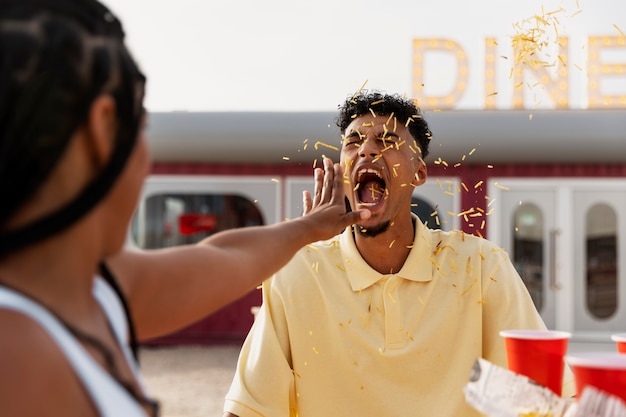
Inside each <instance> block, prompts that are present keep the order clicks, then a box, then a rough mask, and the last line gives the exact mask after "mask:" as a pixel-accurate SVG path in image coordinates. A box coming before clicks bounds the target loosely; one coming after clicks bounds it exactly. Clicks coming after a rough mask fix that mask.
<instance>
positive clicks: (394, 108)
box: [335, 90, 432, 158]
mask: <svg viewBox="0 0 626 417" xmlns="http://www.w3.org/2000/svg"><path fill="white" fill-rule="evenodd" d="M372 111H373V112H374V113H376V114H386V115H391V114H393V115H394V117H395V118H396V119H397V120H398V121H399V122H400V123H403V124H407V121H410V122H409V123H408V124H407V129H408V130H409V132H410V133H411V135H412V136H413V137H414V138H415V140H416V141H417V143H418V145H419V147H420V149H421V151H422V157H423V158H426V156H427V155H428V146H429V145H430V141H431V139H432V133H431V131H430V129H429V127H428V123H426V120H424V118H423V117H422V113H421V111H420V109H419V107H417V104H416V102H415V101H414V100H410V99H407V98H404V97H402V96H400V95H399V94H387V93H383V92H380V91H367V90H362V91H359V92H358V93H356V94H354V95H352V96H349V97H348V98H346V100H345V102H344V103H343V105H342V106H340V107H339V114H338V116H337V118H336V120H335V123H336V124H337V127H339V130H340V131H341V133H343V132H345V130H346V128H347V127H348V126H349V125H350V123H352V121H353V120H354V119H356V118H357V117H359V116H363V115H364V114H370V112H372Z"/></svg>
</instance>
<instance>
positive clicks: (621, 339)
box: [611, 333, 626, 353]
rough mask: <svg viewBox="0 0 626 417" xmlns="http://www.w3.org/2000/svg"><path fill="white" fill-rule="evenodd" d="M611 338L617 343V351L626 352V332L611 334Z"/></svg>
mask: <svg viewBox="0 0 626 417" xmlns="http://www.w3.org/2000/svg"><path fill="white" fill-rule="evenodd" d="M611 340H613V341H614V342H615V343H616V344H617V351H618V352H619V353H626V333H617V334H614V335H612V336H611Z"/></svg>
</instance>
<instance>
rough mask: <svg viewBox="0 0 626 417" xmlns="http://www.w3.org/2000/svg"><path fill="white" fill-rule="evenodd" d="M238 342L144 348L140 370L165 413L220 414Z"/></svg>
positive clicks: (188, 416) (171, 416)
mask: <svg viewBox="0 0 626 417" xmlns="http://www.w3.org/2000/svg"><path fill="white" fill-rule="evenodd" d="M238 354H239V346H232V345H226V346H222V345H218V346H174V347H159V348H153V347H150V348H142V349H141V351H140V357H139V358H140V363H141V371H142V374H143V378H144V382H145V384H146V386H147V389H148V391H149V392H150V394H151V395H152V396H153V397H156V399H158V400H159V402H160V403H161V412H162V413H161V414H162V417H221V416H222V406H223V403H224V395H225V394H226V391H227V390H228V387H229V385H230V382H231V379H232V377H233V373H234V372H235V365H236V362H237V355H238Z"/></svg>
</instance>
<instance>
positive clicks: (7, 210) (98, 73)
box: [0, 0, 145, 257]
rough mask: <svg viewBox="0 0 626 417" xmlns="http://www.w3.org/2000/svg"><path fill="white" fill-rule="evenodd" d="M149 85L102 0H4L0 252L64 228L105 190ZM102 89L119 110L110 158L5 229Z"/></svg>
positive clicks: (125, 153) (130, 142) (0, 9)
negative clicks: (60, 200)
mask: <svg viewBox="0 0 626 417" xmlns="http://www.w3.org/2000/svg"><path fill="white" fill-rule="evenodd" d="M144 86H145V77H144V76H143V74H142V73H141V71H140V70H139V68H138V67H137V65H136V63H135V62H134V60H133V58H132V56H131V55H130V53H129V52H128V50H127V49H126V47H125V46H124V32H123V29H122V26H121V24H120V22H119V21H118V20H117V18H116V17H115V16H113V14H112V13H111V12H110V11H109V10H108V9H107V8H106V7H105V6H103V5H102V4H101V3H99V2H98V1H96V0H2V1H1V2H0V198H1V199H2V204H0V257H1V256H4V255H6V254H8V253H10V252H13V251H16V250H18V249H20V248H23V247H25V246H28V245H30V244H32V243H34V242H37V241H40V240H42V239H44V238H46V237H49V236H52V235H54V234H55V233H58V232H60V231H61V230H64V229H66V228H67V227H69V226H70V225H72V224H73V223H74V222H76V221H77V220H78V219H80V218H81V217H82V216H84V215H85V214H86V213H87V212H89V211H90V210H91V209H92V208H93V207H94V206H95V205H96V204H97V203H98V202H99V201H100V200H101V199H102V198H103V197H104V196H105V195H106V194H107V192H108V191H109V189H110V188H111V186H112V185H113V184H114V182H115V180H116V178H117V177H118V175H119V174H120V172H121V171H122V170H123V168H124V166H125V165H126V162H127V160H128V157H129V155H130V154H131V152H132V150H133V147H134V145H135V142H136V137H137V134H138V130H139V124H140V120H141V117H142V115H143V113H144V109H143V104H142V102H143V95H144ZM101 94H109V95H111V97H113V99H114V100H115V102H116V111H117V115H116V116H117V121H118V127H117V132H116V142H115V145H114V150H113V153H112V156H111V158H110V160H109V162H108V164H107V165H106V166H105V167H104V169H103V170H102V172H101V174H100V175H99V176H98V177H97V178H96V179H95V180H93V181H92V182H91V183H89V184H88V185H87V186H86V187H85V188H84V189H83V190H82V191H81V192H80V193H79V195H78V196H77V197H75V198H74V199H73V200H72V201H70V202H69V203H68V204H67V205H66V206H64V207H61V208H60V209H58V210H55V211H53V212H51V213H48V214H47V215H44V216H43V217H42V218H39V219H37V220H35V221H33V222H32V223H30V224H27V225H25V226H22V227H20V228H17V229H8V228H7V227H6V224H7V222H8V221H9V220H10V219H11V218H12V217H13V216H14V215H15V214H16V213H17V211H18V210H19V209H20V208H21V207H22V206H23V205H24V204H25V203H26V202H27V201H28V200H29V199H30V198H31V197H32V196H33V195H34V193H35V192H36V191H37V190H38V189H39V187H40V186H41V185H42V184H43V183H44V181H45V180H46V178H47V177H48V176H49V174H50V173H51V172H52V170H53V169H54V168H55V166H56V164H57V163H58V161H59V160H60V158H61V156H62V155H63V153H64V151H65V149H66V148H67V145H68V143H69V141H70V138H71V137H72V134H73V133H74V132H75V131H76V129H77V128H79V127H80V126H81V125H82V124H83V123H84V122H85V120H86V118H87V116H88V112H89V108H90V107H91V104H92V102H93V101H94V100H95V99H96V98H97V97H98V96H99V95H101Z"/></svg>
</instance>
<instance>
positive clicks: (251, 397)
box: [224, 91, 573, 417]
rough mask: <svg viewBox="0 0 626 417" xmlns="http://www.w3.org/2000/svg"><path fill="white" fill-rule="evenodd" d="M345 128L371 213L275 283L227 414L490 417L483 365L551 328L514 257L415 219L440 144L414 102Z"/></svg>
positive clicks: (352, 113)
mask: <svg viewBox="0 0 626 417" xmlns="http://www.w3.org/2000/svg"><path fill="white" fill-rule="evenodd" d="M337 126H338V127H339V129H340V132H341V140H342V144H341V156H340V159H341V160H340V163H341V165H342V168H343V175H344V185H345V195H346V197H347V200H348V202H349V205H350V207H351V208H352V209H354V210H358V209H367V210H369V212H370V213H371V215H370V217H369V218H367V219H361V220H360V221H359V222H358V223H357V225H355V226H353V227H348V228H346V230H345V231H344V232H343V233H341V234H340V235H338V236H336V237H334V238H332V239H330V240H327V241H323V242H317V243H315V244H313V245H309V246H308V247H305V248H303V249H302V250H300V251H299V252H298V253H297V254H296V255H295V256H294V258H292V260H291V261H290V262H289V264H287V265H286V266H285V267H284V268H283V269H282V270H281V271H279V272H278V273H276V274H275V275H274V276H273V277H272V278H271V279H269V280H267V281H265V282H264V284H263V305H262V306H261V308H260V310H259V313H258V314H257V316H256V319H255V323H254V325H253V327H252V329H251V331H250V334H249V335H248V337H247V339H246V341H245V343H244V345H243V347H242V351H241V355H240V357H239V361H238V365H237V371H236V374H235V377H234V379H233V382H232V385H231V388H230V391H229V392H228V394H227V395H226V401H225V407H224V410H225V416H229V417H231V416H233V415H236V416H239V417H249V416H250V417H252V416H255V417H258V416H280V417H283V416H284V417H291V416H299V417H322V416H323V417H328V416H333V417H343V416H346V417H347V416H350V417H353V416H359V417H364V416H365V417H367V416H372V417H381V416H386V417H389V416H420V417H453V416H454V417H457V416H463V417H476V416H479V415H480V414H479V413H478V412H477V411H475V410H474V409H473V408H472V407H471V406H469V405H468V404H467V403H466V402H465V397H464V394H463V387H464V386H465V384H466V383H467V382H468V380H469V377H470V374H471V370H472V366H473V364H474V362H475V360H476V359H477V358H485V359H487V360H488V361H491V362H492V363H495V364H496V365H499V366H502V367H506V366H507V364H506V352H505V349H504V343H503V340H502V338H501V337H500V335H499V332H500V330H505V329H545V324H544V323H543V321H542V319H541V317H540V315H539V313H538V312H537V310H536V309H535V306H534V304H533V302H532V300H531V298H530V296H529V294H528V291H527V290H526V287H525V286H524V284H523V282H522V280H521V278H520V277H519V275H518V274H517V272H516V270H515V268H514V267H513V265H512V264H511V262H510V260H509V258H508V255H507V254H506V253H505V252H504V251H503V250H501V248H498V247H496V246H495V245H494V244H493V243H491V242H490V241H488V240H486V239H483V238H480V237H477V236H472V235H468V234H465V233H463V232H462V231H458V230H457V231H442V230H431V229H429V228H428V227H427V226H426V225H425V224H424V223H422V222H421V221H420V220H419V218H418V217H417V216H416V215H414V214H413V213H412V212H411V200H412V195H413V192H414V190H415V188H416V187H419V186H421V185H422V184H424V182H425V181H426V178H427V167H426V163H425V162H424V158H426V157H427V156H428V149H429V145H430V141H431V138H432V136H431V132H430V130H429V127H428V124H427V123H426V121H425V120H424V118H423V117H422V115H421V113H420V110H419V108H418V107H417V106H416V104H415V102H414V101H412V100H409V99H405V98H403V97H401V96H399V95H390V94H386V93H382V92H376V91H374V92H367V91H360V92H358V93H357V94H355V95H353V96H350V97H348V98H347V99H346V101H345V103H344V104H343V106H342V107H341V108H340V109H339V115H338V118H337ZM319 194H320V192H319V191H316V192H315V197H314V198H315V199H317V198H320V197H318V196H319ZM572 392H573V386H564V388H563V395H568V394H571V393H572Z"/></svg>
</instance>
